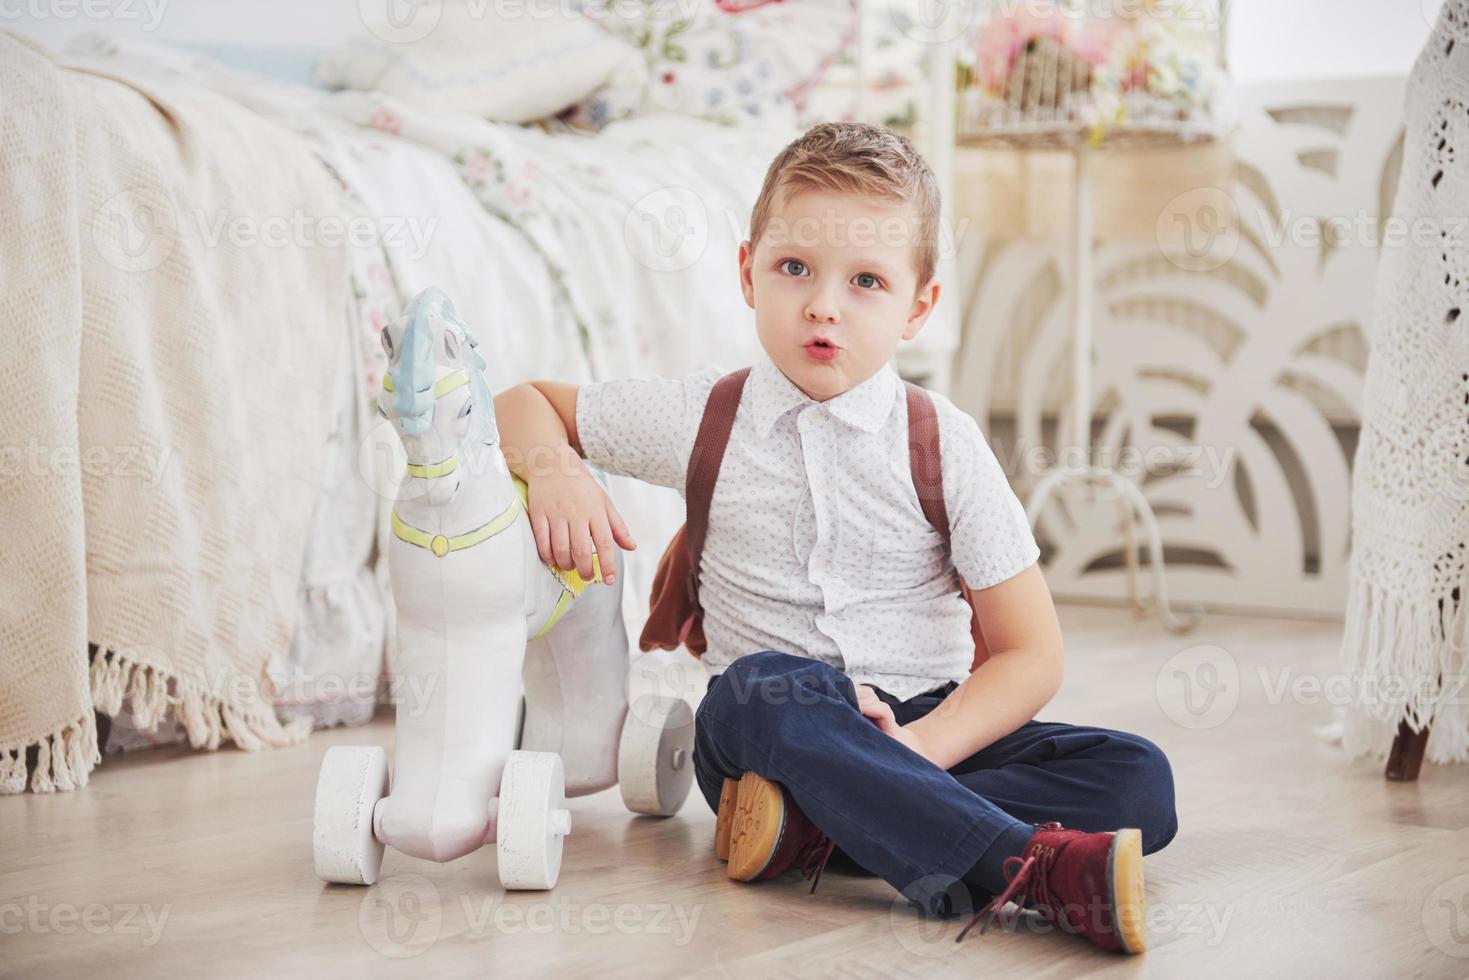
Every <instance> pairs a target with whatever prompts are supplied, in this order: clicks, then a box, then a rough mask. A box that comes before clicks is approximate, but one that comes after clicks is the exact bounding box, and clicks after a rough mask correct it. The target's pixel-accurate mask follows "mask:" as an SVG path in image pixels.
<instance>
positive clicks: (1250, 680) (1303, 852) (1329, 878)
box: [0, 606, 1469, 978]
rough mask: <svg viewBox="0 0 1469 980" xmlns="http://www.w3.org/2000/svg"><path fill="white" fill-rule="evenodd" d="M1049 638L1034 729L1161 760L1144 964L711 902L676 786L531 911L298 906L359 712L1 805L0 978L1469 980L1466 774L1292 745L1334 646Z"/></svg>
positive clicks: (584, 819) (1235, 625) (851, 888)
mask: <svg viewBox="0 0 1469 980" xmlns="http://www.w3.org/2000/svg"><path fill="white" fill-rule="evenodd" d="M1062 620H1063V625H1064V626H1065V629H1066V637H1067V649H1068V673H1067V676H1066V681H1065V685H1064V688H1063V690H1062V692H1061V694H1060V695H1059V696H1058V697H1057V699H1056V701H1055V702H1054V703H1053V704H1052V705H1051V706H1050V707H1049V708H1047V710H1046V711H1044V712H1042V714H1041V717H1042V718H1043V719H1049V720H1064V721H1070V722H1077V723H1082V722H1085V723H1089V724H1098V725H1105V726H1109V727H1116V728H1125V729H1128V730H1131V731H1135V732H1138V733H1140V734H1142V735H1145V736H1147V737H1149V738H1151V739H1153V740H1154V741H1155V742H1157V743H1158V744H1160V745H1161V746H1163V748H1164V749H1165V750H1166V751H1167V752H1168V754H1169V755H1170V757H1171V758H1172V760H1173V764H1174V770H1175V775H1176V782H1177V790H1178V805H1179V812H1180V831H1179V835H1178V837H1177V838H1176V839H1175V841H1174V842H1173V843H1172V844H1171V845H1170V846H1169V847H1168V848H1167V849H1165V850H1164V851H1162V852H1160V853H1158V854H1155V855H1152V856H1150V857H1149V858H1148V859H1147V862H1146V871H1147V878H1148V881H1147V895H1148V902H1149V936H1150V941H1151V944H1152V948H1151V950H1150V951H1149V952H1148V953H1147V954H1146V955H1145V956H1142V957H1137V958H1123V957H1117V956H1110V955H1107V954H1104V953H1101V952H1099V951H1095V950H1093V949H1092V948H1091V947H1090V946H1088V945H1087V944H1086V943H1085V942H1083V941H1081V940H1079V939H1076V938H1075V937H1072V936H1067V935H1063V934H1058V933H1054V932H1049V933H1046V932H1041V931H1039V930H1038V929H1036V928H1034V927H1030V926H1027V925H1026V924H1025V923H1024V922H1023V921H1022V922H1021V923H1020V924H1018V925H1016V926H1015V927H1014V928H1013V929H1012V930H1011V931H1009V932H995V931H991V932H990V933H989V934H987V935H984V936H977V935H976V936H971V937H969V938H968V939H967V940H966V941H965V942H964V943H963V944H960V945H956V944H955V943H954V942H953V941H952V938H953V935H954V933H955V931H956V929H957V926H956V925H954V924H952V923H935V922H924V921H923V920H921V919H919V918H918V917H917V916H916V913H913V912H911V911H910V910H909V909H908V907H907V905H906V903H904V902H903V901H901V900H898V901H896V902H895V901H894V898H895V893H894V892H892V890H891V889H890V888H888V886H887V885H885V884H884V883H883V882H881V881H879V880H875V879H861V878H851V877H840V876H828V877H826V878H824V879H823V881H822V883H821V889H820V891H819V892H818V893H817V894H816V895H814V896H808V895H807V894H806V892H805V889H804V888H803V887H802V885H801V883H800V881H799V879H795V878H793V879H790V880H786V881H780V882H769V883H764V884H761V885H755V886H749V885H737V884H734V883H732V882H730V881H728V880H727V879H726V878H725V877H724V876H723V873H722V869H723V865H721V864H720V863H719V862H717V861H716V860H715V858H714V854H713V851H712V848H711V835H712V833H713V828H714V820H713V817H712V815H711V814H710V813H709V812H708V809H707V807H706V806H705V805H704V803H703V800H702V799H701V798H699V797H698V794H697V791H695V792H694V793H693V794H692V795H691V797H690V799H689V801H688V803H687V805H686V806H685V807H684V809H683V811H682V812H681V813H680V814H679V815H678V816H676V817H673V818H671V819H668V820H654V819H649V818H643V817H639V818H634V817H632V816H630V815H629V814H628V813H627V812H626V811H625V810H624V809H623V808H622V805H621V802H620V799H619V797H618V796H617V793H616V790H613V791H611V792H608V793H602V794H599V795H597V796H593V797H588V798H584V799H580V800H574V801H572V802H571V807H572V812H573V822H574V830H573V833H572V835H571V836H570V837H569V838H568V840H567V845H566V858H565V863H564V865H563V868H562V872H561V880H560V883H559V884H558V885H557V887H556V888H555V890H554V891H551V892H548V893H516V894H508V895H507V894H505V893H504V892H502V891H501V889H500V887H499V884H498V881H497V879H496V876H495V868H494V861H495V857H494V849H493V848H492V847H491V848H486V849H485V850H483V851H481V852H480V853H477V854H474V855H471V856H470V857H468V858H464V859H461V860H459V861H455V862H453V863H452V864H449V865H437V864H432V863H429V862H423V861H418V860H414V859H411V858H407V857H404V856H403V855H402V854H398V853H394V852H392V851H390V852H389V853H388V856H387V859H386V862H385V865H384V872H383V873H384V877H383V879H382V880H381V881H379V883H378V884H377V885H375V886H374V887H372V888H370V889H363V888H351V887H345V886H327V885H323V884H322V883H321V882H319V881H317V880H316V879H315V878H314V877H313V875H312V868H311V808H312V793H313V789H314V785H315V780H316V772H317V766H318V763H319V762H320V760H321V756H322V753H323V752H325V751H326V749H327V747H328V746H330V745H336V744H341V743H361V742H377V743H380V744H383V745H391V742H392V735H393V732H392V725H391V721H390V720H388V719H386V718H379V720H377V721H376V722H374V723H373V724H372V725H371V726H370V727H368V728H365V729H355V730H336V731H330V732H325V733H319V734H317V735H315V736H313V737H312V738H311V739H310V740H309V742H308V743H307V744H306V745H304V746H301V747H298V748H294V749H288V750H282V751H274V752H265V753H261V754H250V753H245V752H239V751H233V750H229V751H221V752H218V753H214V754H204V753H192V752H187V751H183V750H177V749H158V750H153V751H149V752H142V753H136V754H134V755H132V756H129V757H122V758H119V757H116V756H112V757H109V758H108V760H107V761H106V763H105V764H104V765H103V767H102V768H101V769H99V770H98V771H97V772H96V773H95V774H94V775H93V778H92V782H91V785H90V786H89V787H88V788H87V789H86V790H84V791H82V792H79V793H73V794H64V795H57V796H40V797H37V796H29V795H27V796H24V797H19V798H0V974H3V975H6V976H24V977H33V976H89V977H98V976H105V977H113V976H143V975H148V976H157V975H164V974H167V975H170V976H176V977H183V976H190V977H192V976H204V975H221V976H258V975H269V976H294V975H301V976H318V977H319V976H328V975H330V976H353V977H359V976H361V977H365V976H377V975H389V974H395V973H399V972H402V971H404V970H411V971H413V972H415V973H416V972H419V971H421V970H428V971H432V972H433V973H434V974H440V975H451V976H452V975H464V976H537V977H559V976H569V977H598V978H601V977H608V976H613V977H616V976H628V977H639V978H643V977H660V976H669V975H674V974H678V975H696V976H724V975H727V976H735V977H747V976H748V977H764V976H770V975H790V976H826V975H833V976H844V977H873V978H877V977H915V978H916V977H930V976H945V975H950V974H952V975H980V974H983V975H990V976H993V975H997V974H1004V975H1014V974H1018V973H1021V972H1024V973H1025V974H1027V975H1031V976H1053V977H1070V976H1076V975H1083V974H1102V975H1115V976H1133V975H1151V976H1164V977H1173V976H1188V977H1196V976H1229V977H1237V976H1245V977H1274V976H1298V977H1318V976H1319V977H1324V976H1353V977H1362V976H1376V977H1388V976H1394V977H1410V976H1412V977H1450V976H1454V977H1459V976H1465V975H1469V768H1463V767H1460V768H1451V767H1435V766H1425V767H1424V772H1423V775H1422V778H1421V780H1420V781H1419V782H1418V783H1416V784H1389V783H1387V782H1385V781H1384V780H1383V778H1382V775H1381V769H1380V766H1378V765H1375V764H1369V763H1362V762H1359V763H1354V764H1349V763H1347V762H1346V761H1345V760H1343V759H1342V758H1341V756H1340V754H1339V750H1338V749H1336V748H1334V747H1332V746H1329V745H1327V744H1325V743H1323V742H1322V741H1320V740H1319V739H1317V738H1315V737H1314V736H1313V733H1312V729H1313V727H1314V726H1316V725H1319V724H1321V723H1323V722H1326V721H1328V720H1329V718H1330V709H1329V707H1328V706H1327V705H1326V704H1325V703H1324V701H1323V699H1322V698H1321V697H1320V696H1319V695H1318V696H1317V698H1316V699H1315V701H1314V703H1309V702H1311V701H1312V698H1311V696H1310V694H1311V690H1312V688H1311V687H1310V686H1309V684H1310V683H1311V681H1309V680H1308V681H1306V682H1305V684H1304V685H1302V686H1294V685H1297V684H1299V683H1300V682H1299V678H1301V677H1303V676H1305V677H1311V676H1314V677H1315V678H1317V679H1318V681H1320V682H1325V684H1326V689H1327V691H1328V692H1330V691H1331V690H1332V685H1331V683H1330V682H1329V679H1330V677H1332V676H1334V674H1335V669H1336V667H1335V665H1336V659H1335V654H1336V643H1337V638H1338V634H1339V627H1337V626H1335V625H1331V624H1309V623H1305V624H1303V623H1298V622H1295V623H1293V622H1282V621H1275V620H1265V619H1249V618H1243V617H1226V616H1217V615H1216V616H1211V617H1209V618H1208V619H1207V620H1206V621H1205V623H1204V625H1203V626H1202V627H1200V629H1199V630H1198V631H1196V632H1195V633H1194V634H1192V635H1190V636H1188V637H1186V638H1177V637H1173V636H1170V635H1168V634H1166V633H1164V632H1163V631H1162V630H1160V629H1159V628H1158V627H1157V626H1156V625H1155V624H1154V623H1153V622H1152V621H1135V620H1134V619H1133V618H1132V616H1131V614H1130V613H1127V612H1124V611H1119V610H1114V609H1101V608H1089V607H1080V606H1068V607H1064V608H1063V609H1062ZM1231 670H1237V672H1238V681H1237V682H1233V681H1232V677H1233V676H1234V675H1233V674H1232V673H1231ZM1185 682H1187V683H1188V684H1189V685H1190V686H1189V687H1188V689H1187V690H1185V689H1184V687H1183V685H1184V683H1185ZM1211 691H1212V692H1213V693H1212V697H1213V700H1212V701H1211V700H1209V696H1210V694H1209V692H1211ZM1185 698H1188V699H1191V700H1185ZM1236 699H1237V700H1236Z"/></svg>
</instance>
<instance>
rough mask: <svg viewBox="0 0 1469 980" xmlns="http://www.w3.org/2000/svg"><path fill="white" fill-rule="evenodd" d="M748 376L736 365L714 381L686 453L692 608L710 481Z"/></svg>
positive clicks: (696, 593)
mask: <svg viewBox="0 0 1469 980" xmlns="http://www.w3.org/2000/svg"><path fill="white" fill-rule="evenodd" d="M749 376H750V369H749V368H740V369H739V370H738V371H732V372H731V373H729V374H726V375H725V376H724V377H722V378H720V379H719V380H718V381H716V382H715V383H714V388H713V390H712V391H710V392H709V401H708V402H706V403H705V405H704V417H703V418H702V419H700V421H699V434H698V435H697V436H695V437H694V449H693V452H691V453H689V471H688V475H687V476H686V477H685V479H684V508H685V513H686V515H687V523H688V545H689V581H688V589H689V601H690V602H691V603H693V605H694V608H695V609H699V608H702V607H700V605H699V558H700V556H701V555H703V553H704V532H705V531H707V530H708V528H709V504H710V502H711V501H712V500H713V499H714V484H715V482H716V481H718V479H719V467H720V465H721V464H722V463H723V462H724V450H725V447H727V446H728V445H729V434H730V431H731V430H732V429H734V421H735V413H736V412H737V411H739V407H740V395H742V394H743V393H744V390H745V379H746V378H748V377H749Z"/></svg>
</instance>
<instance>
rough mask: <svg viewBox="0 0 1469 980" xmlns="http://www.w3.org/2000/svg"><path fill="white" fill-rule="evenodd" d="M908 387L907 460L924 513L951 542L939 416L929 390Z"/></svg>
mask: <svg viewBox="0 0 1469 980" xmlns="http://www.w3.org/2000/svg"><path fill="white" fill-rule="evenodd" d="M903 384H904V385H906V386H907V388H908V463H909V468H910V469H912V471H913V489H914V490H916V491H918V503H919V506H921V507H922V508H923V516H924V517H926V518H928V523H930V524H932V525H933V529H934V530H935V531H937V532H939V536H940V537H941V538H943V539H944V546H945V547H948V544H949V508H948V506H947V505H946V504H945V503H944V467H943V459H942V456H941V454H940V452H939V417H938V413H937V412H935V411H934V407H933V399H932V398H930V397H929V394H928V392H926V391H924V390H923V389H922V388H920V387H918V386H917V385H916V384H914V383H913V382H911V381H904V382H903Z"/></svg>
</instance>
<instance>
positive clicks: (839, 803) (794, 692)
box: [694, 650, 1178, 915]
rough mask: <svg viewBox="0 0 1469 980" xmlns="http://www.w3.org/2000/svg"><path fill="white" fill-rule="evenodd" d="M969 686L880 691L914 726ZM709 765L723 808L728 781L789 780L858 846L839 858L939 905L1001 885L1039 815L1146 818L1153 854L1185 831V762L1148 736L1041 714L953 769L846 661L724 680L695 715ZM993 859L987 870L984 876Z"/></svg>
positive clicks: (781, 658) (702, 786)
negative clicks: (878, 710)
mask: <svg viewBox="0 0 1469 980" xmlns="http://www.w3.org/2000/svg"><path fill="white" fill-rule="evenodd" d="M954 687H955V685H954V684H952V683H951V684H949V685H947V686H945V687H942V688H938V689H936V690H934V691H930V692H928V693H925V694H920V695H918V696H917V697H913V698H909V699H908V700H906V701H900V700H898V699H897V698H895V697H893V696H892V695H891V694H888V693H887V692H886V691H882V690H878V691H877V695H878V697H880V698H882V699H883V701H885V702H887V703H888V704H889V705H891V706H892V709H893V714H894V715H895V717H896V718H897V721H898V723H899V724H907V723H908V722H910V721H913V720H914V719H916V718H921V717H923V716H924V715H926V714H928V713H929V712H930V711H932V710H933V709H934V708H936V707H938V705H939V703H940V702H942V701H943V699H944V697H945V696H946V695H947V694H948V693H949V692H950V691H952V690H953V689H954ZM694 771H695V774H696V777H697V779H698V782H699V790H700V792H702V793H703V794H704V799H705V800H706V801H708V803H709V807H710V808H711V809H713V810H716V811H717V810H718V807H719V793H720V790H721V788H722V787H723V783H724V780H725V779H736V778H738V777H739V776H740V775H742V774H743V773H745V772H747V771H752V772H757V773H759V774H760V775H762V776H765V777H766V778H768V779H772V780H774V781H776V782H778V783H780V784H781V785H782V786H783V787H784V788H785V790H786V792H787V793H788V794H789V795H790V797H791V798H792V799H793V800H794V801H795V803H796V805H797V806H799V807H800V808H801V811H802V812H803V813H805V814H806V816H807V817H809V818H810V819H811V821H812V822H813V823H815V824H816V826H818V827H820V828H821V830H822V831H823V832H824V833H825V834H826V835H827V836H828V837H830V838H831V839H832V840H833V841H834V842H835V843H836V845H837V847H838V848H839V850H840V852H841V854H842V855H844V857H845V858H846V861H842V860H841V859H838V863H837V866H838V867H839V866H840V865H841V864H843V863H847V862H850V863H852V864H855V865H857V868H856V869H855V870H859V871H860V870H866V871H868V872H870V873H872V874H876V875H877V876H879V877H881V878H882V879H883V880H885V881H887V882H888V883H889V884H890V885H892V886H893V887H894V888H896V889H898V891H899V892H901V893H902V894H903V895H904V896H905V897H907V898H908V899H909V900H910V901H911V902H912V903H913V904H915V905H916V906H918V907H919V908H921V909H923V910H924V911H926V912H928V913H930V914H938V915H942V914H945V912H946V911H947V912H959V911H962V910H963V909H962V906H965V905H968V904H969V902H973V903H974V904H975V905H978V904H980V902H981V901H982V900H986V899H987V897H988V896H987V893H988V892H991V891H996V890H998V887H997V885H996V883H995V878H996V876H997V871H998V868H999V867H1001V866H1002V864H1003V859H1004V858H1005V857H1008V856H1010V855H1013V854H1018V853H1019V852H1020V850H1021V848H1023V846H1024V844H1025V842H1026V841H1027V840H1029V838H1030V835H1031V832H1032V826H1033V825H1034V824H1038V823H1044V822H1046V821H1049V820H1056V821H1059V822H1060V823H1061V824H1063V825H1064V826H1066V827H1067V828H1070V829H1075V830H1084V831H1111V830H1116V829H1118V828H1121V827H1137V828H1139V829H1140V830H1141V831H1142V840H1143V851H1144V853H1151V852H1153V851H1156V850H1158V849H1160V848H1162V847H1163V846H1164V845H1166V844H1167V843H1168V842H1169V841H1171V840H1172V839H1173V835H1174V834H1175V833H1176V832H1177V829H1178V820H1177V816H1176V814H1175V812H1174V806H1173V772H1172V769H1171V768H1170V767H1169V765H1168V759H1167V757H1166V756H1164V754H1163V752H1162V750H1160V749H1159V748H1158V747H1157V746H1156V745H1154V744H1153V743H1152V742H1150V741H1148V740H1147V739H1145V738H1142V737H1140V736H1137V735H1129V734H1126V733H1124V732H1116V731H1110V730H1107V729H1102V728H1085V727H1080V726H1076V725H1064V724H1059V723H1053V722H1041V721H1030V722H1027V723H1026V724H1024V725H1022V726H1021V727H1020V728H1019V729H1017V730H1016V731H1015V732H1013V733H1011V734H1009V735H1006V736H1004V737H1003V738H1001V739H999V740H998V741H996V742H994V743H993V744H991V745H989V746H987V747H985V748H984V749H981V750H980V751H979V752H976V753H975V754H974V755H972V756H970V757H969V758H967V759H965V760H964V761H963V762H961V763H959V764H958V765H956V766H954V768H952V769H950V770H948V771H947V772H946V771H944V770H943V769H940V768H939V767H938V766H936V765H934V764H933V763H931V762H929V761H928V760H926V759H924V758H923V757H922V756H920V755H918V754H917V753H915V752H913V751H912V750H911V749H909V748H908V747H907V746H906V745H903V744H902V743H901V742H899V741H897V740H896V739H894V738H893V737H891V736H890V735H885V734H884V733H883V732H881V731H879V730H878V728H877V726H876V725H874V724H873V723H872V722H871V721H870V720H868V719H867V718H865V717H863V716H862V714H861V712H860V711H858V709H857V693H856V687H855V685H854V683H853V682H852V679H851V678H850V677H848V676H847V675H846V674H844V673H842V672H841V671H839V670H836V669H835V668H833V667H830V666H828V665H826V664H823V663H821V662H819V661H816V660H811V659H809V658H806V657H797V656H792V655H791V654H786V653H779V652H776V651H773V650H771V651H766V652H764V653H755V654H751V655H749V656H745V657H741V658H740V659H739V660H736V661H735V662H734V663H732V664H730V666H729V667H728V669H726V670H725V671H724V673H722V674H720V675H719V676H717V677H715V678H713V679H711V681H710V683H709V689H708V691H707V693H706V694H705V696H704V699H703V701H702V702H701V703H700V705H699V710H698V713H697V715H696V720H695V734H694ZM982 858H983V859H984V861H983V862H982V861H981V859H982ZM982 864H983V865H987V866H989V867H990V868H991V869H992V870H991V873H990V874H989V875H988V878H987V880H986V876H984V875H979V876H978V877H977V876H976V872H977V866H980V865H982ZM999 884H1000V885H1002V884H1003V882H1002V881H1001V882H1000V883H999ZM956 885H962V886H963V887H962V888H957V889H956ZM946 896H947V897H946ZM965 899H968V901H966V900H965Z"/></svg>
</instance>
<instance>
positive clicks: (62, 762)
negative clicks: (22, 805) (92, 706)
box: [0, 711, 102, 796]
mask: <svg viewBox="0 0 1469 980" xmlns="http://www.w3.org/2000/svg"><path fill="white" fill-rule="evenodd" d="M32 744H34V745H35V746H36V766H35V769H34V770H32V771H30V772H29V773H27V771H26V749H27V748H28V746H25V745H21V746H16V747H13V748H6V749H0V795H3V796H14V795H15V794H17V793H23V792H25V788H26V777H27V775H29V777H30V786H31V792H33V793H55V792H61V793H69V792H71V791H72V790H74V789H76V788H78V787H80V786H85V785H87V777H88V775H89V774H90V773H91V771H92V767H93V766H95V765H96V764H97V763H99V762H101V761H102V755H101V753H100V752H98V751H97V717H96V715H94V714H93V713H92V712H90V711H88V712H87V713H86V714H85V715H83V716H82V717H81V718H78V719H77V720H76V721H73V722H70V723H68V724H65V725H63V726H61V727H60V728H58V729H57V730H56V731H54V732H52V733H50V734H49V735H44V736H42V737H41V740H40V741H39V742H36V743H32Z"/></svg>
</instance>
